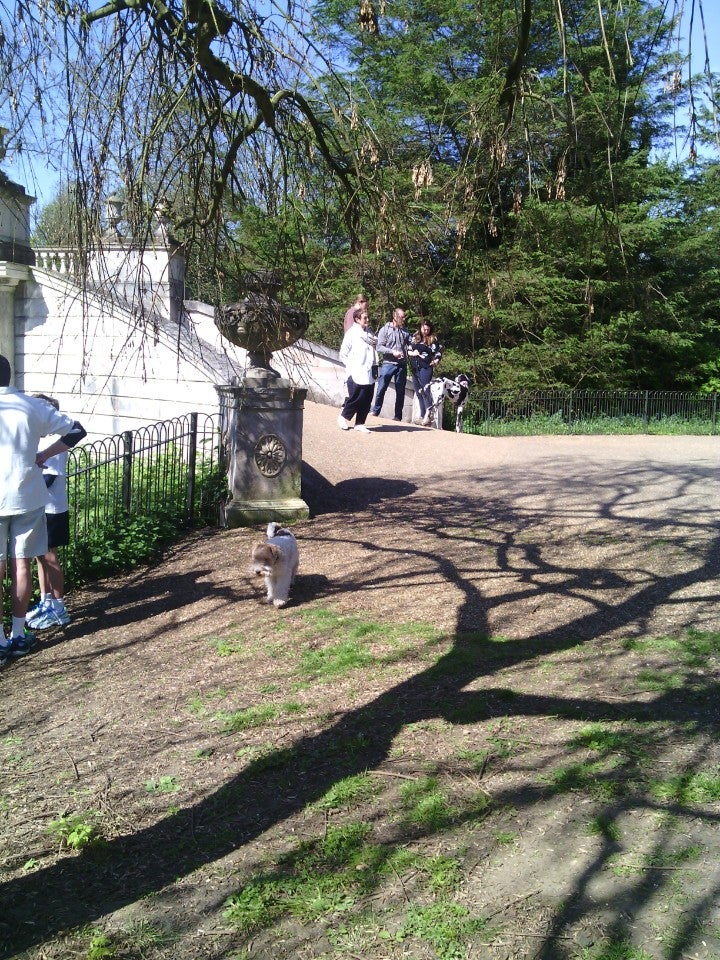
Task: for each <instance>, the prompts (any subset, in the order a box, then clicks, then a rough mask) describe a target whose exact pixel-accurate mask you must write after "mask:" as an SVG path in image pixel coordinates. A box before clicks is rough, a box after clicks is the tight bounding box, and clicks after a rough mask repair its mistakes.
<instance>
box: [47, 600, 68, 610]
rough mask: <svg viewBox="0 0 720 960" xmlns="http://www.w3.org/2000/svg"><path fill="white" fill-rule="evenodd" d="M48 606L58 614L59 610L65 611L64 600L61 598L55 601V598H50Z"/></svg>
mask: <svg viewBox="0 0 720 960" xmlns="http://www.w3.org/2000/svg"><path fill="white" fill-rule="evenodd" d="M50 606H51V607H52V609H53V610H55V611H56V612H58V613H59V612H60V611H61V610H64V609H65V600H64V599H63V597H57V599H56V598H55V597H51V598H50Z"/></svg>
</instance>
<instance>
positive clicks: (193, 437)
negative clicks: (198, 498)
mask: <svg viewBox="0 0 720 960" xmlns="http://www.w3.org/2000/svg"><path fill="white" fill-rule="evenodd" d="M197 431H198V415H197V414H196V413H191V414H190V449H189V450H188V472H187V493H186V500H185V519H186V521H187V522H188V523H192V519H193V514H194V512H195V465H196V462H197Z"/></svg>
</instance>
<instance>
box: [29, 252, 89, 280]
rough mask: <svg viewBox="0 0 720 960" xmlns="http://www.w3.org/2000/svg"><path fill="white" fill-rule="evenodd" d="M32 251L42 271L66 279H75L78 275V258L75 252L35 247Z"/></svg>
mask: <svg viewBox="0 0 720 960" xmlns="http://www.w3.org/2000/svg"><path fill="white" fill-rule="evenodd" d="M34 250H35V259H36V263H37V265H38V267H41V268H42V269H43V270H49V271H50V272H52V273H60V274H63V275H64V276H68V277H77V276H78V274H79V273H80V262H79V260H80V257H79V255H78V252H77V251H76V250H70V249H66V248H62V247H35V248H34Z"/></svg>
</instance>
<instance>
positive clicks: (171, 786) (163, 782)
mask: <svg viewBox="0 0 720 960" xmlns="http://www.w3.org/2000/svg"><path fill="white" fill-rule="evenodd" d="M179 789H180V784H179V783H178V781H177V777H175V776H172V775H170V774H165V775H164V776H162V777H158V779H157V780H146V781H145V790H146V791H147V792H148V793H177V792H178V790H179Z"/></svg>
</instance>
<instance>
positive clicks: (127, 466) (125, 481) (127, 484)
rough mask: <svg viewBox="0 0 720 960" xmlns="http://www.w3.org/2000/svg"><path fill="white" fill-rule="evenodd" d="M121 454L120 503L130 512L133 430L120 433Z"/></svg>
mask: <svg viewBox="0 0 720 960" xmlns="http://www.w3.org/2000/svg"><path fill="white" fill-rule="evenodd" d="M122 439H123V454H122V505H123V510H125V511H126V512H127V513H129V512H130V503H131V500H132V452H133V432H132V430H125V432H124V433H123V435H122Z"/></svg>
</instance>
